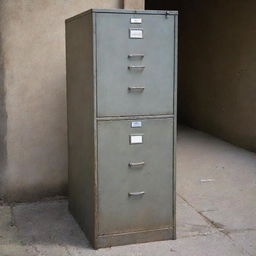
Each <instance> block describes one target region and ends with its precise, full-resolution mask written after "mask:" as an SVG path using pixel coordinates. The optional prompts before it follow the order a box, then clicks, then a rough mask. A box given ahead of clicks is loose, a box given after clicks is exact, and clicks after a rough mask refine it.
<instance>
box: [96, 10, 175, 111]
mask: <svg viewBox="0 0 256 256" xmlns="http://www.w3.org/2000/svg"><path fill="white" fill-rule="evenodd" d="M174 26H175V24H174V16H171V15H167V16H165V15H145V14H144V15H142V14H100V15H99V14H96V44H97V63H96V66H97V72H96V73H97V115H98V116H130V115H160V114H173V89H174V88H173V80H174V64H175V63H174V59H175V58H174V51H175V49H174V45H175V39H174Z"/></svg>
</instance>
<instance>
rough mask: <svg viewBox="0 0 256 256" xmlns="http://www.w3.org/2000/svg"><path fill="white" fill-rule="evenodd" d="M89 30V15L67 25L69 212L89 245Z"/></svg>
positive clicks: (91, 224)
mask: <svg viewBox="0 0 256 256" xmlns="http://www.w3.org/2000/svg"><path fill="white" fill-rule="evenodd" d="M92 29H93V18H92V16H91V15H84V16H82V17H81V18H79V19H75V20H72V21H71V22H67V23H66V35H67V36H66V57H67V106H68V109H67V110H68V150H69V157H68V178H69V199H70V200H69V208H70V211H71V212H72V214H73V215H74V217H75V218H76V219H77V221H78V222H79V224H80V225H81V227H83V230H84V231H85V232H86V234H87V236H88V238H89V239H90V240H91V241H93V240H94V209H95V206H94V196H95V193H94V192H95V190H94V181H95V173H94V169H95V164H94V163H95V156H94V121H93V120H94V99H93V97H92V96H93V94H94V93H93V90H94V89H93V88H94V86H93V65H92V63H93V33H92ZM83 30H85V31H86V32H87V33H83Z"/></svg>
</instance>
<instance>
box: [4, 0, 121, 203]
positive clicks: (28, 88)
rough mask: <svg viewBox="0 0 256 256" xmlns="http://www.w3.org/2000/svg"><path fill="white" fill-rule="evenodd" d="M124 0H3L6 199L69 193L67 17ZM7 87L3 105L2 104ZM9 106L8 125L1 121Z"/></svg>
mask: <svg viewBox="0 0 256 256" xmlns="http://www.w3.org/2000/svg"><path fill="white" fill-rule="evenodd" d="M121 3H122V1H120V0H108V1H103V0H68V1H67V0H0V24H1V44H0V45H1V52H0V53H2V54H1V56H0V57H1V62H0V63H1V67H2V68H1V70H2V71H1V73H0V75H1V82H2V83H1V87H0V99H1V116H0V118H1V120H0V121H1V126H0V128H1V133H0V136H1V137H0V138H1V147H0V149H1V151H2V149H4V144H3V143H2V140H3V138H5V140H6V153H7V158H6V156H5V157H4V159H1V158H0V159H1V166H0V167H1V173H0V175H1V178H2V179H3V177H4V179H5V180H4V182H3V183H2V187H1V190H2V191H3V194H2V195H3V196H4V198H5V199H6V200H8V201H28V200H38V199H40V198H42V197H46V196H52V195H63V194H65V193H66V184H67V136H66V133H67V126H66V95H65V94H66V81H65V79H66V78H65V34H64V31H65V30H64V29H65V24H64V20H65V19H66V18H68V17H71V16H73V15H75V14H78V13H80V12H82V11H85V10H87V9H90V8H120V7H122V5H121ZM3 67H4V69H3ZM2 72H4V74H5V75H4V77H3V76H2ZM2 80H3V81H2ZM3 86H4V87H3ZM4 89H5V91H6V99H5V105H6V106H5V107H4V106H2V102H3V101H2V95H3V93H4ZM5 108H6V111H7V113H8V118H7V130H6V129H5V127H4V125H2V121H3V120H4V119H5V112H4V111H5V110H4V109H5ZM5 123H6V122H5ZM3 133H4V134H3ZM1 155H2V156H3V154H2V153H1ZM6 159H7V162H6V166H5V168H2V167H3V166H2V165H3V164H5V163H4V162H5V160H6Z"/></svg>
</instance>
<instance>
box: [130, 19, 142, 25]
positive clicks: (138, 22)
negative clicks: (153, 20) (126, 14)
mask: <svg viewBox="0 0 256 256" xmlns="http://www.w3.org/2000/svg"><path fill="white" fill-rule="evenodd" d="M141 23H142V18H131V24H141Z"/></svg>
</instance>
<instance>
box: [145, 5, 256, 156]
mask: <svg viewBox="0 0 256 256" xmlns="http://www.w3.org/2000/svg"><path fill="white" fill-rule="evenodd" d="M150 2H151V4H150ZM152 2H153V1H148V3H149V4H148V5H146V7H147V8H148V7H149V8H150V7H151V8H152V7H153V8H156V9H157V8H158V9H172V8H178V10H179V91H178V98H179V100H178V111H179V118H180V119H181V120H182V121H183V122H185V123H187V124H188V125H190V126H192V127H194V128H197V129H200V130H204V131H206V132H209V133H211V134H214V135H216V136H218V137H220V138H222V139H224V140H227V141H229V142H231V143H233V144H236V145H239V146H242V147H244V148H246V149H249V150H252V151H255V152H256V129H255V127H256V114H255V113H256V72H255V69H256V51H255V45H256V33H255V32H256V16H255V12H256V2H255V1H254V0H246V1H242V0H232V1H231V0H229V1H224V0H208V1H206V0H179V1H169V2H168V3H167V4H166V3H164V1H162V2H161V1H160V2H157V3H154V4H153V3H152ZM149 5H150V6H149ZM159 7H160V8H159Z"/></svg>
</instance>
